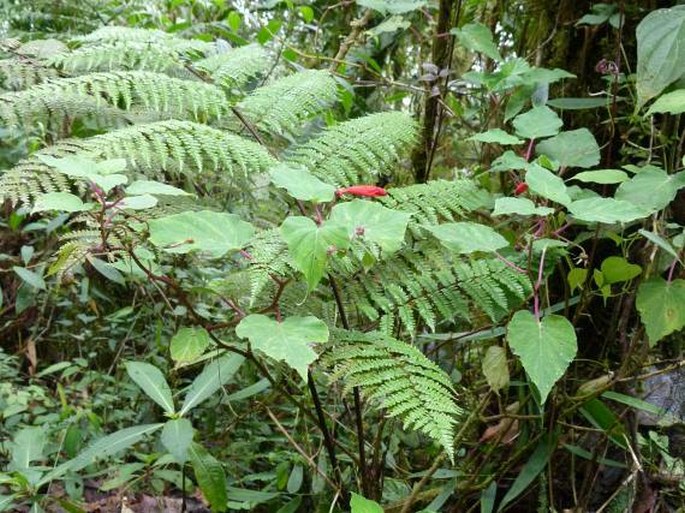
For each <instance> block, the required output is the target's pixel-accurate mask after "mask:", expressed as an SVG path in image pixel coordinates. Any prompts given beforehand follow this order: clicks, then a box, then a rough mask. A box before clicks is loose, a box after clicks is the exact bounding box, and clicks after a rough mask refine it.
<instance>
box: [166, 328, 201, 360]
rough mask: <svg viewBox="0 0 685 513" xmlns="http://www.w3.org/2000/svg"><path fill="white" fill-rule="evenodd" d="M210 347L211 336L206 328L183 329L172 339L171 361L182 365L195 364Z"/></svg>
mask: <svg viewBox="0 0 685 513" xmlns="http://www.w3.org/2000/svg"><path fill="white" fill-rule="evenodd" d="M208 346H209V334H208V333H207V331H206V330H205V329H204V328H197V327H193V328H181V329H180V330H178V332H177V333H176V334H175V335H174V336H173V337H172V338H171V343H170V344H169V353H170V354H171V359H172V360H174V362H176V364H180V363H189V362H194V361H195V360H196V359H197V358H199V357H200V356H201V355H202V353H204V352H205V349H207V347H208Z"/></svg>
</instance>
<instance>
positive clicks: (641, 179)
mask: <svg viewBox="0 0 685 513" xmlns="http://www.w3.org/2000/svg"><path fill="white" fill-rule="evenodd" d="M683 178H685V171H681V172H680V173H676V174H673V175H669V174H667V173H666V171H664V170H663V169H660V168H658V167H655V166H646V167H644V168H642V169H641V170H640V172H639V173H637V174H636V175H635V176H633V177H632V178H631V179H630V180H629V181H627V182H623V183H622V184H621V185H619V187H618V189H617V190H616V194H614V198H616V199H617V200H621V201H628V202H630V203H632V204H633V205H637V206H638V207H640V208H642V209H644V210H648V211H650V212H656V211H657V210H661V209H663V208H666V206H667V205H668V204H669V203H670V202H671V201H673V200H674V199H675V196H676V194H677V193H678V190H679V189H680V188H682V187H684V186H685V181H684V180H683Z"/></svg>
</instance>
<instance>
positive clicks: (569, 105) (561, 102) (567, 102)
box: [547, 97, 610, 110]
mask: <svg viewBox="0 0 685 513" xmlns="http://www.w3.org/2000/svg"><path fill="white" fill-rule="evenodd" d="M609 104H610V99H609V98H607V97H604V98H552V99H551V100H548V101H547V105H549V106H550V107H554V108H555V109H561V110H583V109H596V108H598V107H607V106H609Z"/></svg>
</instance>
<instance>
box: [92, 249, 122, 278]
mask: <svg viewBox="0 0 685 513" xmlns="http://www.w3.org/2000/svg"><path fill="white" fill-rule="evenodd" d="M86 260H88V262H90V265H92V266H93V269H95V270H96V271H97V272H99V273H100V274H101V275H103V276H104V277H105V278H107V279H108V280H110V281H113V282H114V283H118V284H119V285H124V284H126V280H125V279H124V277H123V276H122V274H121V273H120V272H119V271H117V269H116V268H115V267H113V266H112V264H110V263H109V262H105V261H104V260H100V259H99V258H95V257H94V256H92V255H86Z"/></svg>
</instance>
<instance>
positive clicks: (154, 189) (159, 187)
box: [126, 180, 190, 196]
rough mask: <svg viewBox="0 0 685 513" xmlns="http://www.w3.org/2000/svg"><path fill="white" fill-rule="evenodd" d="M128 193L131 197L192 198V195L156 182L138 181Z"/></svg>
mask: <svg viewBox="0 0 685 513" xmlns="http://www.w3.org/2000/svg"><path fill="white" fill-rule="evenodd" d="M126 193H127V194H131V195H140V194H152V195H153V196H190V193H187V192H186V191H184V190H182V189H179V188H178V187H174V186H173V185H167V184H165V183H161V182H155V181H154V180H137V181H135V182H133V183H132V184H131V185H129V186H128V187H126Z"/></svg>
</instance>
